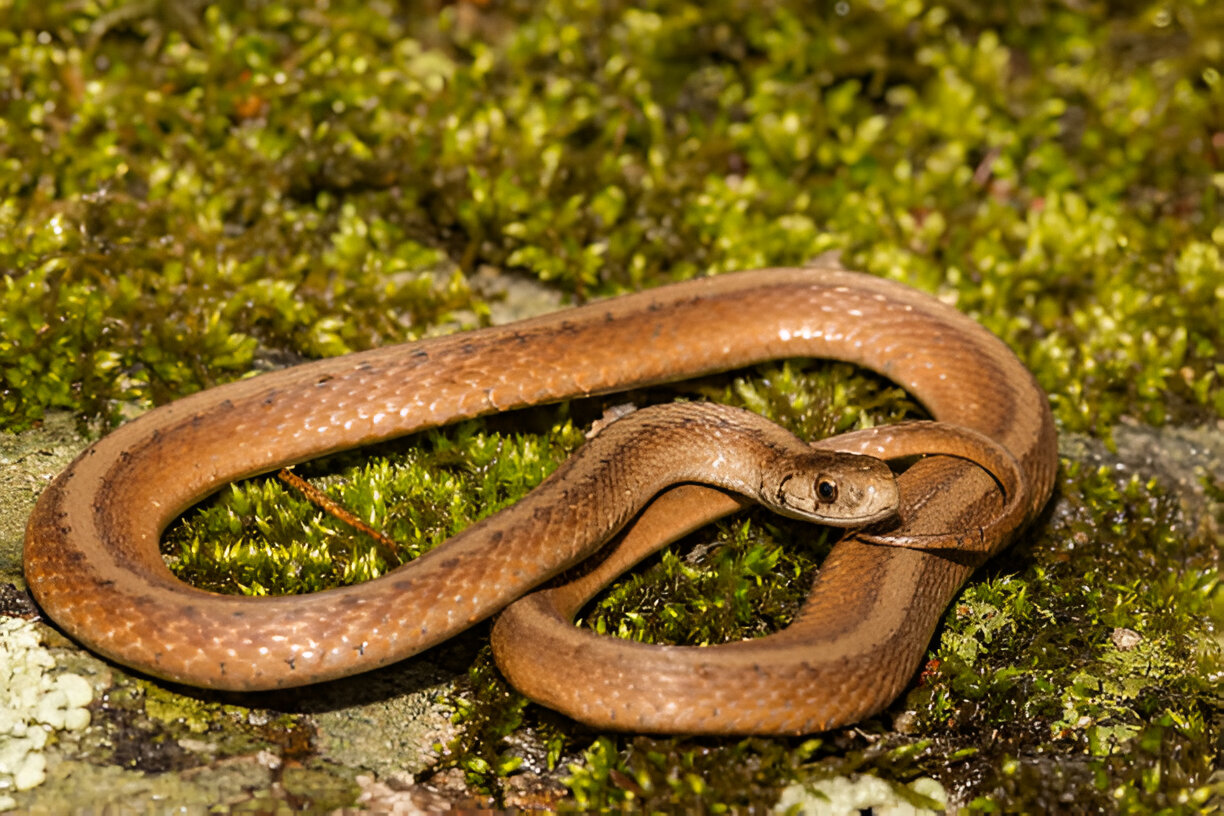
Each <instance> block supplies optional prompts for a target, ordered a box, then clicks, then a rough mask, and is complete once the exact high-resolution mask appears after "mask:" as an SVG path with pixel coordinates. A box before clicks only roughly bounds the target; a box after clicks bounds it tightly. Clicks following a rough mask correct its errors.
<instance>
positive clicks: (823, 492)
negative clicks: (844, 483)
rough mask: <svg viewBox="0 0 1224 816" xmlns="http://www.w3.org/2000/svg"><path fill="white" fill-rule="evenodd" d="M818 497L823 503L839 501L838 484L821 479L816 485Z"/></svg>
mask: <svg viewBox="0 0 1224 816" xmlns="http://www.w3.org/2000/svg"><path fill="white" fill-rule="evenodd" d="M816 495H817V496H818V497H819V498H820V500H821V501H822V502H826V503H828V502H834V501H837V483H836V482H831V481H829V480H828V479H821V480H820V481H818V482H817V483H816Z"/></svg>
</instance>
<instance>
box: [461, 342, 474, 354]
mask: <svg viewBox="0 0 1224 816" xmlns="http://www.w3.org/2000/svg"><path fill="white" fill-rule="evenodd" d="M459 352H460V353H461V354H475V353H476V344H475V343H464V344H463V345H461V346H459Z"/></svg>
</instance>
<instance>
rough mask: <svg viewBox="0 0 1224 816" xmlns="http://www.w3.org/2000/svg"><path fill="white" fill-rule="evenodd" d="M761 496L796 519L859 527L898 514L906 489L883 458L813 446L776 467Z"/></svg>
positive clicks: (766, 503)
mask: <svg viewBox="0 0 1224 816" xmlns="http://www.w3.org/2000/svg"><path fill="white" fill-rule="evenodd" d="M760 500H761V503H762V504H764V505H765V506H767V507H769V508H770V509H772V510H773V511H774V512H777V513H781V514H782V515H784V516H790V517H791V518H797V519H800V520H803V521H811V522H815V523H817V524H828V525H831V526H833V527H859V526H863V525H867V524H871V523H873V522H876V521H882V520H883V519H886V518H889V517H890V516H893V515H895V514H896V512H897V509H898V507H899V506H900V503H901V494H900V492H899V491H898V489H897V479H896V476H894V475H893V472H892V471H891V470H890V469H889V467H888V465H887V464H886V463H885V462H884V461H883V460H881V459H876V458H875V457H872V456H861V455H859V454H854V453H833V452H828V451H810V452H807V453H804V454H802V455H799V456H795V457H788V458H787V459H786V460H785V461H780V462H778V463H776V464H774V465H773V466H772V467H770V468H769V469H768V470H767V471H766V474H765V479H764V481H763V483H762V485H761V495H760Z"/></svg>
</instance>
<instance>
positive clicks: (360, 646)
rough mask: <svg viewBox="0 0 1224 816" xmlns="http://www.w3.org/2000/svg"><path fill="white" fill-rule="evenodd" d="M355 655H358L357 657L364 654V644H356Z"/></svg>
mask: <svg viewBox="0 0 1224 816" xmlns="http://www.w3.org/2000/svg"><path fill="white" fill-rule="evenodd" d="M357 654H359V655H364V654H365V644H364V643H358V644H357Z"/></svg>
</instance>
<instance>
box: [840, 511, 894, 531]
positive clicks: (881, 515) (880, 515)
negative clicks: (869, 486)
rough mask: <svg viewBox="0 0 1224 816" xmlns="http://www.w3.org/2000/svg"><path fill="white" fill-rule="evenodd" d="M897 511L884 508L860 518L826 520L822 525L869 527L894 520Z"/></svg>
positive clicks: (847, 517)
mask: <svg viewBox="0 0 1224 816" xmlns="http://www.w3.org/2000/svg"><path fill="white" fill-rule="evenodd" d="M896 516H897V509H896V508H895V507H885V508H884V509H882V510H876V511H874V512H871V513H864V514H863V515H861V516H845V517H843V518H839V519H828V520H826V521H825V522H824V523H825V524H827V525H828V526H830V527H870V526H871V525H873V524H875V523H877V522H881V521H887V520H888V519H891V518H896Z"/></svg>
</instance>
